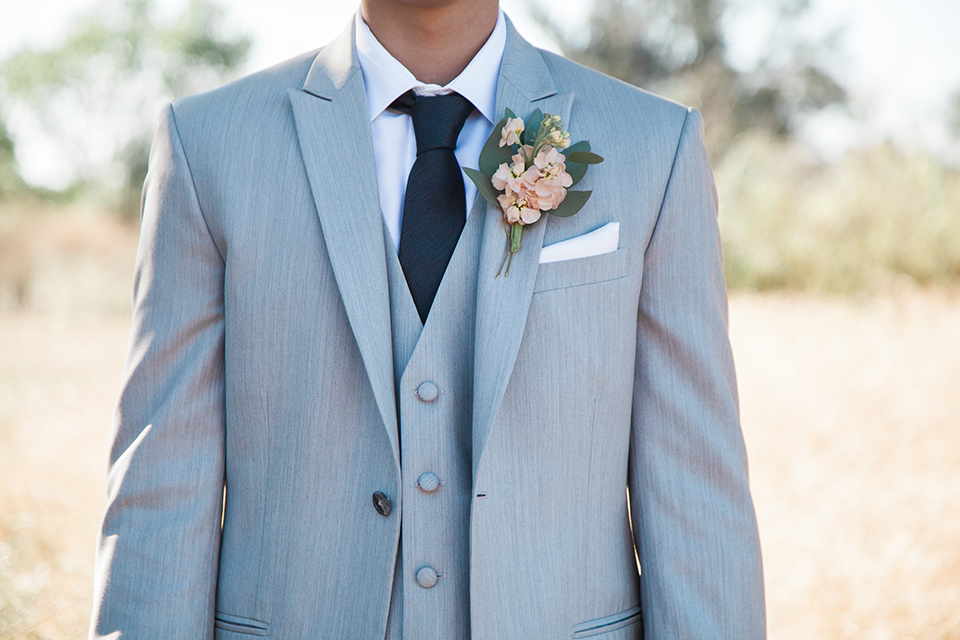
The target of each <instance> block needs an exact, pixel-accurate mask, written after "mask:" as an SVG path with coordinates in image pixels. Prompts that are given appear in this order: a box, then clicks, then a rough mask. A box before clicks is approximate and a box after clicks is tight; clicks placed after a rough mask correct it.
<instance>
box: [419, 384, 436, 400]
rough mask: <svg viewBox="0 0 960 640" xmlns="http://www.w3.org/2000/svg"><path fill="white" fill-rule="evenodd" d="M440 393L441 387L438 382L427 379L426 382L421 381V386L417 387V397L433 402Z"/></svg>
mask: <svg viewBox="0 0 960 640" xmlns="http://www.w3.org/2000/svg"><path fill="white" fill-rule="evenodd" d="M439 395H440V387H438V386H437V383H436V382H431V381H430V380H427V381H426V382H421V383H420V386H419V387H417V397H418V398H420V399H421V400H423V401H424V402H433V401H434V400H436V399H437V396H439Z"/></svg>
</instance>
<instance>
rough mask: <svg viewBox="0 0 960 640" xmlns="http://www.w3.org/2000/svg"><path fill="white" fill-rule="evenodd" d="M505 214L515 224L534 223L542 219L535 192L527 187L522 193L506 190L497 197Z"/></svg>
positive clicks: (508, 220)
mask: <svg viewBox="0 0 960 640" xmlns="http://www.w3.org/2000/svg"><path fill="white" fill-rule="evenodd" d="M497 202H499V203H500V208H501V209H503V216H504V217H505V218H506V219H507V222H508V223H510V224H514V223H517V222H519V223H520V224H533V223H534V222H536V221H537V220H539V219H540V206H539V202H538V200H537V196H536V194H535V193H532V192H530V191H528V190H527V189H526V188H524V189H523V191H522V192H521V193H511V192H509V191H508V192H506V193H504V194H502V195H500V196H498V197H497Z"/></svg>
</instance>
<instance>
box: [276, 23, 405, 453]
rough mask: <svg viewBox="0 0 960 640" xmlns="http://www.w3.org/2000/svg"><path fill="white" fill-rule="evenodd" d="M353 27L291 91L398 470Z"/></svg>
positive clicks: (381, 258)
mask: <svg viewBox="0 0 960 640" xmlns="http://www.w3.org/2000/svg"><path fill="white" fill-rule="evenodd" d="M354 51H355V48H354V42H353V23H351V25H350V27H349V28H348V29H347V30H346V31H345V32H344V33H343V34H342V35H341V36H340V37H339V38H338V39H337V40H335V41H333V42H332V43H331V44H329V45H328V46H327V47H325V48H324V49H323V50H321V52H320V53H319V54H318V55H317V58H316V60H315V61H314V63H313V66H312V67H311V68H310V72H309V74H308V75H307V79H306V82H305V83H304V86H303V89H302V90H295V89H289V90H288V94H289V96H290V102H291V104H292V105H293V113H294V119H295V121H296V127H297V137H298V138H299V141H300V152H301V154H302V155H303V163H304V166H305V167H306V170H307V177H308V179H309V181H310V188H311V190H312V192H313V198H314V201H315V203H316V206H317V213H318V215H319V217H320V226H321V228H322V230H323V237H324V241H325V242H326V245H327V252H328V254H329V255H330V263H331V265H332V266H333V272H334V276H335V277H336V280H337V286H338V287H339V288H340V296H341V298H342V299H343V306H344V308H345V309H346V312H347V318H348V319H349V321H350V326H351V328H352V329H353V334H354V337H355V338H356V341H357V346H358V347H359V349H360V354H361V357H362V358H363V364H364V367H365V368H366V371H367V376H368V378H369V379H370V384H371V386H372V387H373V393H374V396H375V398H376V401H377V406H378V408H379V410H380V414H381V417H382V418H383V423H384V425H386V428H387V436H388V437H389V439H390V443H391V446H392V448H393V453H394V458H395V459H396V461H397V464H398V467H397V468H398V469H399V460H400V456H399V446H398V441H397V411H396V397H395V395H394V383H393V362H392V354H393V347H392V342H391V333H390V294H389V291H388V288H387V272H386V260H385V256H386V254H385V247H384V236H383V217H382V214H381V213H380V206H379V191H378V188H377V172H376V167H375V164H374V155H373V138H372V134H371V130H370V120H369V118H368V116H367V114H368V110H367V98H366V92H365V90H364V85H363V74H362V73H361V71H360V66H359V64H358V62H357V60H356V55H355V53H354Z"/></svg>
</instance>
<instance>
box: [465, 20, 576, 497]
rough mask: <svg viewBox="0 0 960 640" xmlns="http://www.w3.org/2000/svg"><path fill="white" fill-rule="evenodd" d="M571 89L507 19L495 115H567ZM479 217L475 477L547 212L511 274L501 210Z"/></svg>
mask: <svg viewBox="0 0 960 640" xmlns="http://www.w3.org/2000/svg"><path fill="white" fill-rule="evenodd" d="M572 103H573V93H572V92H565V93H558V92H557V89H556V87H555V85H554V83H553V78H552V77H551V75H550V71H549V69H548V68H547V65H546V63H545V62H544V61H543V57H542V56H541V55H540V52H539V51H537V50H536V49H535V48H534V47H533V46H531V45H530V44H529V43H528V42H526V41H525V40H524V39H523V38H521V37H520V35H519V34H517V32H516V30H515V29H514V27H513V25H512V23H510V21H509V20H508V21H507V44H506V48H505V50H504V54H503V63H502V65H501V69H500V78H499V81H498V83H497V111H496V115H497V116H502V114H503V111H504V109H505V108H510V109H511V110H512V111H513V112H514V113H516V114H517V115H518V116H519V117H522V118H526V117H527V116H528V115H529V114H530V113H532V112H533V111H534V110H535V109H538V108H539V109H541V110H542V111H543V112H544V113H556V114H559V115H560V116H561V117H562V118H563V121H564V123H566V122H567V120H568V117H569V115H570V107H571V105H572ZM479 200H480V201H481V202H483V209H482V211H478V212H475V213H474V215H476V213H480V214H481V215H483V216H484V225H483V232H482V236H481V248H480V268H479V272H478V278H479V281H478V282H477V320H476V322H477V325H476V338H475V340H476V344H475V347H474V350H475V356H474V357H475V361H474V391H473V394H474V395H473V472H474V481H475V480H476V476H477V472H478V470H479V467H480V461H481V457H482V454H483V450H484V445H485V444H486V440H487V436H488V434H489V431H490V428H491V426H492V424H493V421H494V418H495V417H496V415H497V410H498V408H499V406H500V402H501V400H502V399H503V394H504V392H505V391H506V388H507V382H508V381H509V379H510V374H511V372H512V371H513V365H514V362H515V361H516V358H517V350H518V349H519V347H520V338H521V336H522V333H523V329H524V326H525V324H526V318H527V312H528V310H529V308H530V300H531V297H532V296H533V285H534V280H536V277H537V267H538V262H539V258H540V248H541V246H542V245H543V232H544V229H545V228H546V225H547V222H548V219H549V215H544V216H543V217H542V218H541V219H540V220H539V221H538V222H537V223H536V224H534V225H532V226H531V227H530V228H529V229H528V230H527V233H526V236H525V238H524V240H523V246H522V247H521V248H520V251H518V252H517V253H516V254H515V255H514V258H513V264H512V266H511V269H510V275H509V276H507V277H504V276H501V277H499V278H495V276H496V273H497V268H498V267H499V266H500V262H501V260H502V259H503V254H504V250H505V249H506V234H505V233H504V229H503V223H502V216H503V214H502V213H501V212H500V211H499V210H497V209H495V208H494V207H492V206H491V205H489V204H488V203H486V201H483V200H482V199H479Z"/></svg>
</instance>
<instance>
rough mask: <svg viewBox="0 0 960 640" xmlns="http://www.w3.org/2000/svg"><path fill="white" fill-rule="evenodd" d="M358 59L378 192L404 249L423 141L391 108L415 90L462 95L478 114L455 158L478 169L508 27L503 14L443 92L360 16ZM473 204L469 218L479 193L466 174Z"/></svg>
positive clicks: (491, 121) (389, 225)
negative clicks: (407, 200) (406, 211)
mask: <svg viewBox="0 0 960 640" xmlns="http://www.w3.org/2000/svg"><path fill="white" fill-rule="evenodd" d="M355 29H356V43H357V57H358V58H359V60H360V69H361V70H362V71H363V83H364V87H365V88H366V93H367V105H368V107H369V109H370V126H371V128H372V129H373V154H374V159H375V161H376V166H377V186H378V187H379V191H380V208H381V210H382V211H383V220H384V222H385V223H386V225H387V229H388V230H389V231H390V236H391V237H392V238H393V246H394V249H395V250H397V251H399V248H400V225H401V224H402V218H403V198H404V193H405V191H406V188H407V176H408V175H409V174H410V168H411V167H413V163H414V161H415V160H416V157H417V140H416V136H415V135H414V132H413V119H412V118H411V117H410V116H409V115H407V114H405V113H397V112H395V111H390V110H388V109H387V107H389V106H390V104H391V103H392V102H393V101H394V100H396V99H397V98H398V97H399V96H401V95H403V94H404V93H406V92H407V91H409V90H410V89H413V90H414V91H415V92H416V93H417V95H442V94H445V93H451V92H456V93H459V94H460V95H462V96H463V97H464V98H466V99H467V100H469V101H470V102H472V103H473V106H474V107H476V110H475V111H474V112H473V113H471V114H470V116H469V117H468V118H467V121H466V123H465V124H464V125H463V129H462V130H461V131H460V137H459V138H457V148H456V151H455V154H456V156H457V162H459V163H460V165H461V166H465V167H470V168H473V169H476V168H477V163H478V159H479V157H480V150H481V149H482V148H483V144H484V143H485V142H486V141H487V138H488V137H489V136H490V132H491V131H493V125H494V122H496V120H495V117H496V114H495V113H494V111H495V110H496V103H497V79H498V78H499V76H500V62H501V60H502V59H503V49H504V46H505V45H506V42H507V25H506V22H505V21H504V17H503V11H500V13H499V15H498V17H497V25H496V26H495V27H494V29H493V33H491V34H490V37H489V38H487V42H486V43H485V44H484V45H483V47H482V48H481V49H480V51H478V52H477V55H475V56H474V57H473V60H471V61H470V64H468V65H467V67H466V68H465V69H464V70H463V71H462V72H461V73H460V75H458V76H457V77H456V78H454V79H453V81H451V82H450V84H448V85H446V86H443V87H441V86H439V85H435V84H424V83H422V82H420V81H419V80H417V79H416V78H415V77H414V76H413V74H412V73H410V71H408V70H407V68H406V67H404V66H403V65H402V64H400V62H399V61H398V60H397V59H396V58H394V57H393V56H392V55H390V53H388V52H387V50H386V49H384V48H383V45H381V44H380V42H378V41H377V39H376V38H375V37H374V35H373V33H371V31H370V28H369V27H368V26H367V25H366V23H365V22H364V21H363V19H362V18H361V17H360V11H359V10H358V11H357V15H356V24H355ZM463 184H464V190H465V192H466V197H467V203H466V211H465V212H464V216H467V215H469V213H470V208H471V206H473V201H474V199H475V198H476V196H477V188H476V186H474V184H473V182H472V181H471V180H470V179H469V178H468V177H467V176H466V174H463Z"/></svg>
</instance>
